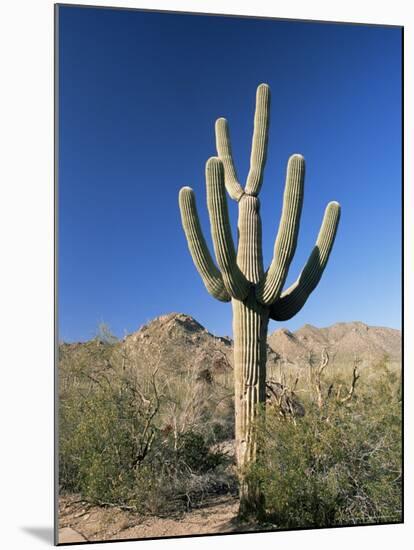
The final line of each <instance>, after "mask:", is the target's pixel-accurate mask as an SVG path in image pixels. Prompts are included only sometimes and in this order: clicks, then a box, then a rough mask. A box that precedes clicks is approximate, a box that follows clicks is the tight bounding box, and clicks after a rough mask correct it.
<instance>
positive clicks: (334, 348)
mask: <svg viewBox="0 0 414 550" xmlns="http://www.w3.org/2000/svg"><path fill="white" fill-rule="evenodd" d="M268 342H269V345H270V347H271V348H272V349H273V350H274V351H275V352H276V353H277V354H278V355H279V357H280V358H281V359H282V360H283V361H284V362H285V363H287V364H296V365H301V364H304V363H306V362H307V360H308V358H309V353H312V354H314V355H315V354H316V355H318V354H320V353H321V351H322V350H323V349H324V348H325V349H326V350H327V351H328V352H329V354H330V356H331V359H332V361H333V362H335V363H336V364H340V365H342V364H345V363H350V362H352V361H353V359H354V357H355V356H356V357H357V358H358V359H360V360H361V361H362V362H363V363H364V364H373V363H376V362H378V361H381V359H383V358H384V357H385V356H387V357H388V358H389V360H390V361H391V362H392V363H400V362H401V333H400V331H399V330H396V329H392V328H385V327H373V326H369V325H366V324H365V323H361V322H351V323H336V324H334V325H332V326H330V327H326V328H317V327H315V326H312V325H304V326H303V327H302V328H300V329H299V330H297V331H295V332H290V331H289V330H286V329H283V328H282V329H279V330H276V331H275V332H273V333H272V334H270V335H269V338H268Z"/></svg>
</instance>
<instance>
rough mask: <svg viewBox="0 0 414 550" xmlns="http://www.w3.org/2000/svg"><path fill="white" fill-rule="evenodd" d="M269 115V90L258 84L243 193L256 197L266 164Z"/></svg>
mask: <svg viewBox="0 0 414 550" xmlns="http://www.w3.org/2000/svg"><path fill="white" fill-rule="evenodd" d="M269 113H270V88H269V86H268V85H267V84H260V86H259V87H258V88H257V92H256V110H255V114H254V130H253V140H252V150H251V155H250V170H249V175H248V176H247V182H246V187H245V192H246V193H247V194H248V195H253V196H256V195H258V194H259V191H260V187H261V185H262V180H263V171H264V167H265V164H266V155H267V138H268V131H269Z"/></svg>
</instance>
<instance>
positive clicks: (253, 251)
mask: <svg viewBox="0 0 414 550" xmlns="http://www.w3.org/2000/svg"><path fill="white" fill-rule="evenodd" d="M269 107H270V89H269V86H268V85H266V84H261V85H260V86H259V87H258V88H257V94H256V111H255V116H254V131H253V141H252V149H251V157H250V171H249V174H248V177H247V182H246V185H245V187H244V189H243V187H242V186H241V185H240V183H239V181H238V178H237V175H236V171H235V167H234V163H233V158H232V153H231V146H230V138H229V132H228V126H227V121H226V119H224V118H219V119H218V120H217V122H216V126H215V131H216V146H217V153H218V156H217V157H212V158H210V159H209V160H208V161H207V165H206V183H207V206H208V212H209V217H210V224H211V232H212V240H213V245H214V252H215V255H216V259H217V264H218V268H217V267H216V265H215V263H214V261H213V259H212V257H211V255H210V253H209V250H208V248H207V245H206V242H205V240H204V237H203V234H202V231H201V227H200V222H199V218H198V214H197V209H196V204H195V198H194V193H193V190H192V189H191V188H190V187H183V188H182V189H181V191H180V195H179V204H180V210H181V219H182V224H183V228H184V231H185V234H186V237H187V242H188V247H189V249H190V253H191V256H192V258H193V261H194V264H195V267H196V268H197V270H198V272H199V274H200V275H201V278H202V280H203V282H204V285H205V286H206V288H207V290H208V292H209V293H210V294H211V295H212V296H214V297H215V298H217V299H218V300H221V301H223V302H228V301H230V300H231V302H232V307H233V337H234V378H235V416H236V418H235V422H236V429H235V433H236V458H237V465H238V472H239V479H240V514H241V515H242V516H247V515H255V516H256V515H258V514H260V513H261V511H262V507H263V500H262V498H261V495H260V491H259V490H258V487H257V486H253V484H252V483H251V482H249V481H248V479H247V477H246V475H245V474H246V467H247V466H248V465H249V464H251V462H252V461H254V460H255V458H256V453H257V448H256V447H257V444H256V437H255V424H256V422H255V419H256V415H257V414H258V410H259V407H258V405H259V404H263V405H264V403H265V400H266V395H265V384H266V338H267V326H268V321H269V318H271V319H275V320H278V321H283V320H286V319H290V318H291V317H292V316H293V315H295V314H296V313H297V312H298V311H299V310H300V309H301V308H302V307H303V305H304V304H305V302H306V300H307V299H308V297H309V295H310V294H311V292H312V291H313V289H314V288H315V287H316V285H317V284H318V282H319V280H320V278H321V276H322V273H323V271H324V269H325V266H326V263H327V261H328V258H329V254H330V252H331V249H332V245H333V242H334V239H335V234H336V230H337V227H338V222H339V217H340V206H339V204H338V203H337V202H330V203H329V204H328V206H327V207H326V210H325V215H324V218H323V222H322V225H321V228H320V231H319V235H318V238H317V240H316V245H315V247H314V248H313V250H312V253H311V255H310V257H309V259H308V261H307V263H306V265H305V267H304V268H303V270H302V272H301V273H300V275H299V277H298V279H297V281H296V282H295V283H294V284H293V285H292V286H290V287H289V288H288V289H286V290H284V291H282V287H283V285H284V283H285V280H286V276H287V273H288V269H289V265H290V262H291V260H292V258H293V255H294V252H295V249H296V242H297V236H298V230H299V220H300V214H301V210H302V202H303V182H304V175H305V161H304V158H303V157H302V156H301V155H297V154H295V155H292V156H291V157H290V158H289V161H288V165H287V175H286V184H285V191H284V197H283V208H282V216H281V219H280V224H279V230H278V233H277V237H276V241H275V246H274V252H273V259H272V262H271V264H270V266H269V268H268V270H267V271H264V269H263V259H262V242H261V240H262V239H261V238H262V225H261V219H260V201H259V197H258V194H259V192H260V188H261V185H262V179H263V170H264V166H265V162H266V151H267V138H268V128H269ZM226 189H227V192H228V194H229V195H230V197H231V198H232V199H234V200H235V201H237V202H238V206H239V216H238V246H237V251H236V250H235V247H234V244H233V239H232V235H231V230H230V224H229V215H228V210H227V201H226V196H225V190H226Z"/></svg>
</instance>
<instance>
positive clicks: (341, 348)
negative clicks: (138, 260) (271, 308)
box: [62, 313, 401, 375]
mask: <svg viewBox="0 0 414 550" xmlns="http://www.w3.org/2000/svg"><path fill="white" fill-rule="evenodd" d="M88 345H90V343H88V342H85V343H80V344H63V345H62V346H63V347H64V349H65V351H66V352H69V353H76V354H78V355H79V356H80V355H81V354H82V350H86V348H87V346H88ZM324 348H325V349H326V350H327V351H328V353H329V355H330V357H331V360H332V363H335V364H345V363H350V362H352V361H353V360H354V357H355V354H356V355H357V357H358V358H359V359H360V360H361V361H362V362H363V364H375V363H376V362H379V361H381V360H382V359H383V358H384V357H385V356H387V357H388V358H389V360H390V362H392V363H400V362H401V333H400V331H399V330H396V329H391V328H386V327H373V326H369V325H366V324H365V323H362V322H359V321H355V322H351V323H335V324H334V325H332V326H329V327H325V328H317V327H315V326H312V325H309V324H306V325H304V326H303V327H302V328H300V329H299V330H297V331H295V332H291V331H289V330H288V329H286V328H281V329H278V330H276V331H274V332H273V333H272V334H270V335H269V337H268V358H267V361H268V367H272V365H273V366H276V365H278V364H280V362H282V363H283V364H284V365H286V366H287V367H289V366H292V367H293V366H294V367H304V366H306V365H307V364H308V360H309V354H310V353H311V354H313V355H315V354H316V355H318V354H320V353H321V351H322V350H323V349H324ZM114 349H115V350H118V351H127V352H128V356H129V357H131V358H133V360H134V361H135V362H136V364H137V367H140V368H143V369H150V368H152V367H154V366H155V365H156V364H160V365H161V366H162V368H163V370H166V371H171V372H173V373H174V374H180V373H183V372H185V371H188V370H189V369H190V370H194V371H195V372H198V371H206V369H207V370H208V371H209V373H210V374H211V375H214V373H215V372H227V371H231V370H232V365H233V357H232V351H233V341H232V339H231V338H229V337H226V336H224V337H220V336H215V335H213V334H211V333H210V332H209V331H208V330H207V329H206V328H205V327H203V326H202V325H201V324H200V323H199V322H198V321H197V320H196V319H194V318H193V317H191V315H187V314H185V313H169V314H166V315H161V316H159V317H156V318H155V319H153V320H152V321H150V322H148V323H146V324H145V325H143V326H141V327H140V328H139V329H138V330H137V331H136V332H133V333H132V334H129V335H128V336H126V337H125V338H124V339H123V340H119V341H118V342H117V343H116V344H114Z"/></svg>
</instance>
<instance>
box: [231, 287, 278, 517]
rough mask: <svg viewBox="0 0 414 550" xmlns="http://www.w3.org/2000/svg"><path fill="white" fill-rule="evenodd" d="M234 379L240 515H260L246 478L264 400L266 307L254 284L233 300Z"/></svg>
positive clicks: (260, 501) (255, 494) (258, 500)
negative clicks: (244, 297) (245, 295)
mask: <svg viewBox="0 0 414 550" xmlns="http://www.w3.org/2000/svg"><path fill="white" fill-rule="evenodd" d="M232 305H233V337H234V379H235V399H234V405H235V417H236V426H235V436H236V458H237V466H238V474H239V492H240V515H241V516H243V517H248V516H254V517H257V516H261V515H263V506H264V503H263V498H262V495H261V494H260V490H259V487H257V486H256V485H255V484H254V483H253V482H252V481H251V480H250V481H249V480H248V479H247V478H246V472H247V469H248V466H249V464H251V463H254V461H255V460H256V454H257V452H258V449H257V441H256V434H255V428H256V419H257V414H258V412H259V411H261V410H262V408H261V407H260V405H261V404H262V405H264V403H265V385H266V338H267V325H268V320H269V311H268V308H266V307H264V306H262V305H261V304H260V303H259V302H258V301H257V299H256V296H255V292H254V288H252V289H251V291H250V293H249V295H248V296H247V298H246V300H244V301H241V300H235V299H233V300H232Z"/></svg>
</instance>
